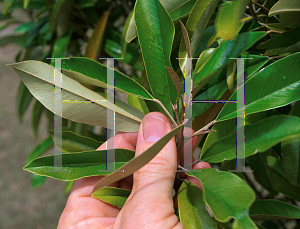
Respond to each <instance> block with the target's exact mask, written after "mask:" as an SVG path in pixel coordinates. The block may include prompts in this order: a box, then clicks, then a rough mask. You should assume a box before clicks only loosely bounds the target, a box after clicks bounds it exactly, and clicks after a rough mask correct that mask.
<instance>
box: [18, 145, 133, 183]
mask: <svg viewBox="0 0 300 229" xmlns="http://www.w3.org/2000/svg"><path fill="white" fill-rule="evenodd" d="M106 154H107V153H106V150H98V151H86V152H79V153H78V152H76V153H63V154H61V158H62V165H61V169H58V168H57V167H54V157H55V156H54V155H51V156H45V157H39V158H37V159H35V160H33V161H31V162H29V163H28V164H27V165H26V166H25V167H24V168H23V169H24V170H26V171H29V172H32V173H35V174H37V175H41V176H47V177H52V178H55V179H59V180H64V181H72V180H77V179H80V178H83V177H89V176H99V175H107V174H110V173H111V172H102V171H103V170H107V169H106V167H107V161H106ZM56 156H57V155H56ZM133 157H134V151H131V150H127V149H115V163H114V164H115V169H116V170H118V169H119V168H120V167H121V166H122V165H124V164H125V163H126V162H128V161H129V160H130V159H132V158H133ZM64 170H65V171H64ZM99 170H102V171H100V172H99ZM107 171H109V170H107ZM122 174H123V173H122Z"/></svg>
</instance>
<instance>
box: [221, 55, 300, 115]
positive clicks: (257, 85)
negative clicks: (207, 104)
mask: <svg viewBox="0 0 300 229" xmlns="http://www.w3.org/2000/svg"><path fill="white" fill-rule="evenodd" d="M299 60H300V53H295V54H293V55H290V56H288V57H286V58H283V59H281V60H278V61H276V62H275V63H273V64H271V65H269V66H267V67H266V68H264V69H262V70H261V71H259V72H258V73H257V74H255V75H254V76H252V77H251V78H250V79H249V80H248V81H247V82H246V83H245V107H243V108H242V109H243V110H245V114H246V115H247V114H252V113H256V112H261V111H265V110H270V109H272V108H276V107H281V106H285V105H287V104H289V103H292V102H294V101H297V100H299V99H300V79H299V75H298V63H299ZM243 86H244V85H243ZM238 90H239V89H238ZM236 95H237V92H235V93H234V94H233V95H232V96H231V97H230V98H229V100H236ZM236 115H237V110H236V104H234V103H227V104H226V105H225V106H224V107H223V109H222V111H221V112H220V113H219V115H218V117H217V120H218V121H223V120H226V119H230V118H234V117H236Z"/></svg>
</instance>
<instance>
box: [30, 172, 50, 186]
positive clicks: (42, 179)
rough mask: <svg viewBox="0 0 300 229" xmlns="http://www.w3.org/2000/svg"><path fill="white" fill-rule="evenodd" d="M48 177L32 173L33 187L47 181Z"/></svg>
mask: <svg viewBox="0 0 300 229" xmlns="http://www.w3.org/2000/svg"><path fill="white" fill-rule="evenodd" d="M46 178H47V177H43V176H39V175H35V174H32V177H31V188H37V187H39V186H42V185H43V184H44V183H45V181H46Z"/></svg>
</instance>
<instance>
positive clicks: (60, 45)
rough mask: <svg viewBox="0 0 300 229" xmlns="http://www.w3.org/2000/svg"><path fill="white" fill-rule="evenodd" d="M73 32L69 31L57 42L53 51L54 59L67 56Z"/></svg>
mask: <svg viewBox="0 0 300 229" xmlns="http://www.w3.org/2000/svg"><path fill="white" fill-rule="evenodd" d="M72 32H73V31H72V30H69V31H68V32H67V33H66V34H65V35H64V36H62V37H60V38H58V39H57V40H56V41H55V43H54V46H53V50H52V58H64V57H66V56H67V50H68V45H69V41H70V39H71V36H72Z"/></svg>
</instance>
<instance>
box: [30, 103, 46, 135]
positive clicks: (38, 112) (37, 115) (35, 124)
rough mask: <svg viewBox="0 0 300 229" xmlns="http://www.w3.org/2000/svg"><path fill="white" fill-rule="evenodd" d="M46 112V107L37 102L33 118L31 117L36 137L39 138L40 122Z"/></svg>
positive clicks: (33, 110)
mask: <svg viewBox="0 0 300 229" xmlns="http://www.w3.org/2000/svg"><path fill="white" fill-rule="evenodd" d="M44 110H45V107H44V106H43V104H41V103H40V102H39V101H38V100H36V101H35V104H34V107H33V109H32V116H31V126H32V129H33V133H34V136H35V137H37V134H38V128H39V124H40V120H41V117H42V114H43V111H44Z"/></svg>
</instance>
